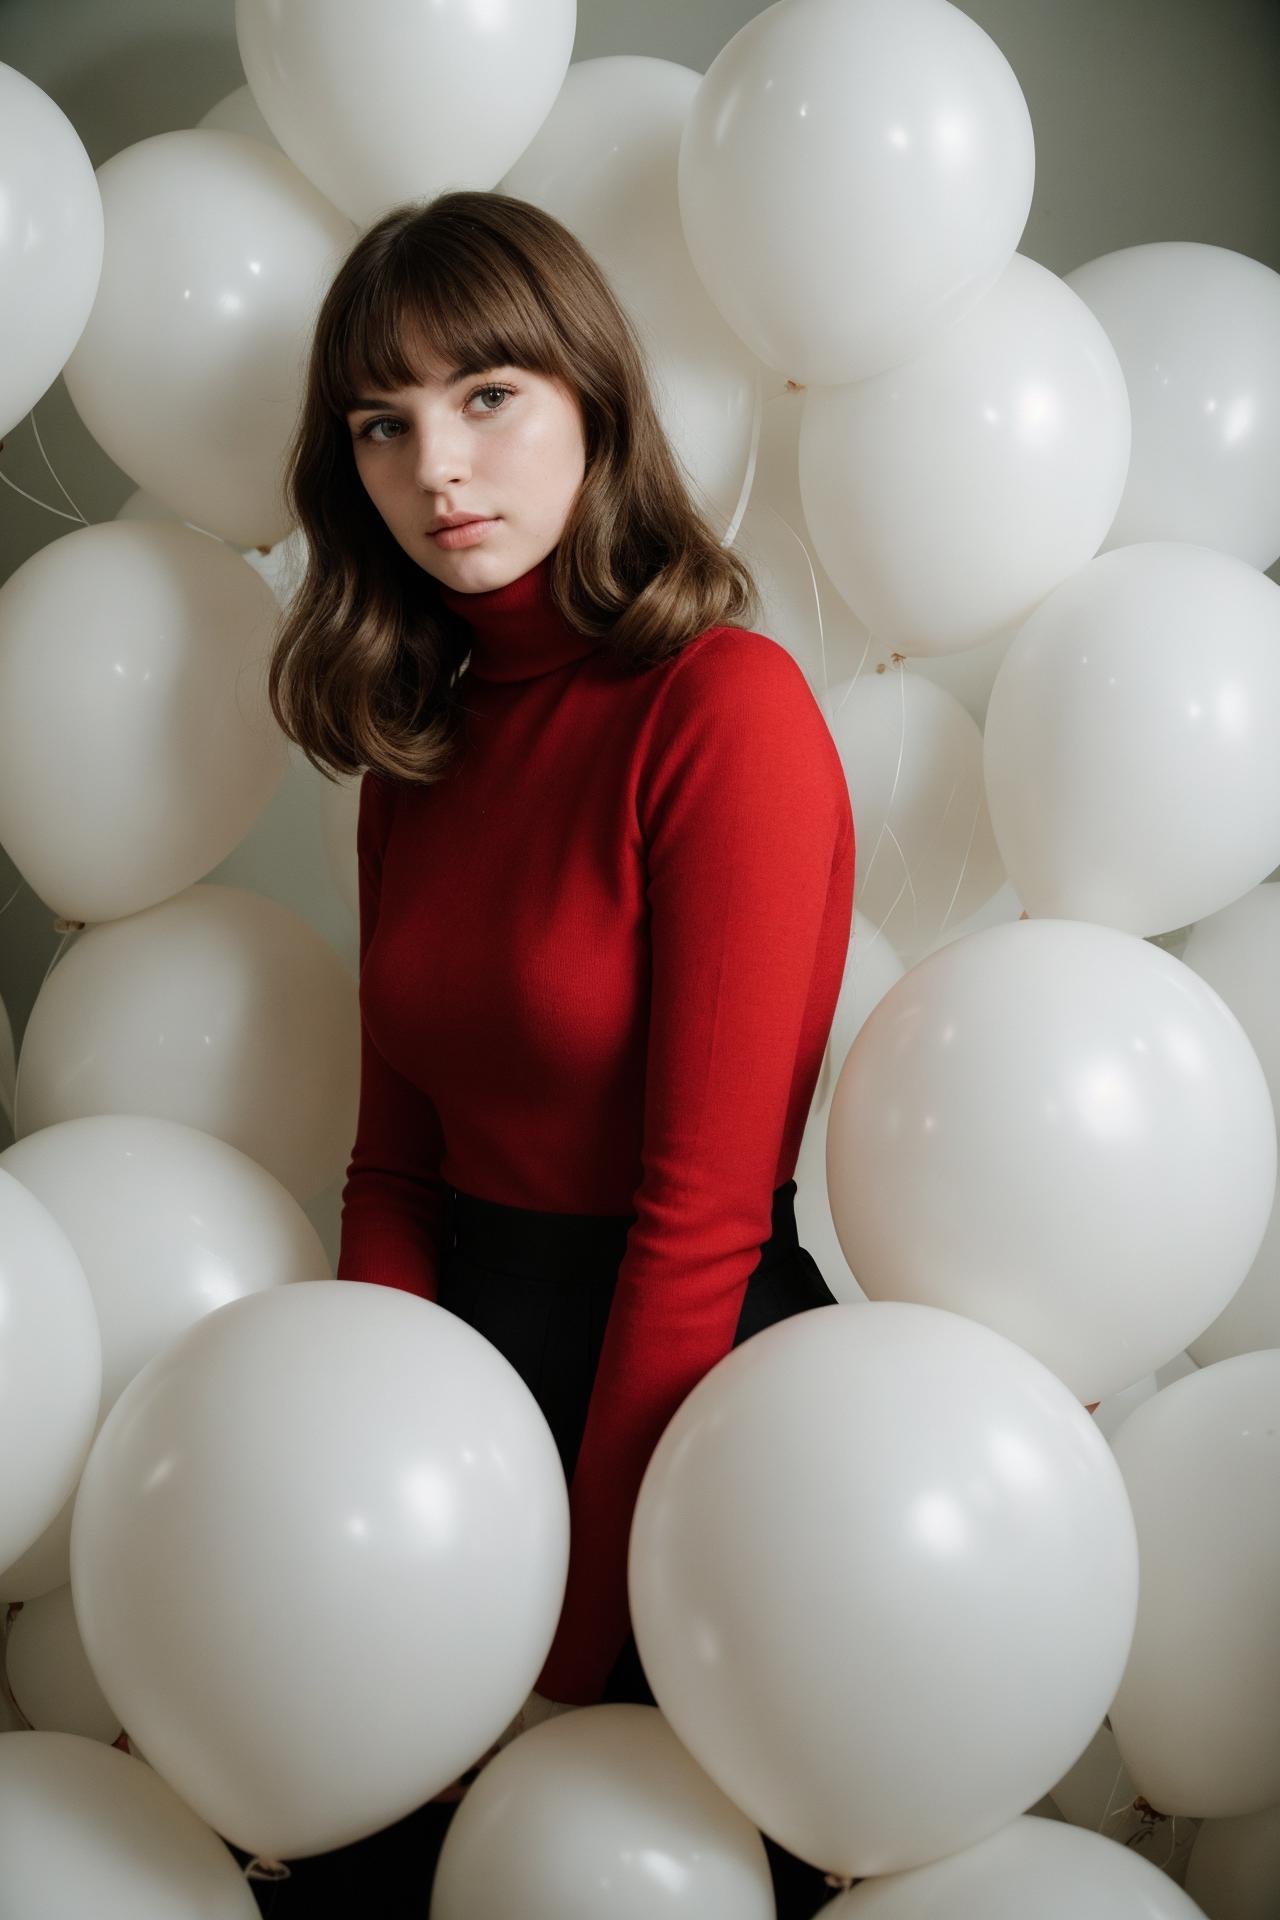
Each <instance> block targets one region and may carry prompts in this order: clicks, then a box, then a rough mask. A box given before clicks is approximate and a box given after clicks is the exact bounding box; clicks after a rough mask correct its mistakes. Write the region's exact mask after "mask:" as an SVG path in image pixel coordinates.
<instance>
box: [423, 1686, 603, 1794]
mask: <svg viewBox="0 0 1280 1920" xmlns="http://www.w3.org/2000/svg"><path fill="white" fill-rule="evenodd" d="M572 1712H573V1708H572V1706H569V1705H566V1704H565V1703H564V1702H563V1701H560V1700H546V1699H544V1698H543V1696H542V1695H541V1694H540V1693H538V1692H536V1691H535V1692H533V1693H531V1694H530V1695H529V1698H528V1699H527V1700H526V1701H525V1703H524V1705H523V1706H522V1707H521V1709H520V1711H519V1713H518V1714H517V1715H516V1717H515V1719H514V1720H512V1721H511V1722H510V1723H509V1725H508V1726H506V1727H505V1728H504V1729H503V1731H502V1732H501V1733H500V1734H499V1735H498V1737H497V1739H496V1740H495V1741H494V1743H493V1745H492V1746H491V1747H490V1748H489V1751H488V1752H487V1753H485V1754H482V1755H481V1757H480V1759H479V1760H477V1761H476V1762H475V1764H474V1766H470V1767H468V1768H467V1770H466V1772H465V1773H463V1774H460V1775H459V1777H458V1778H457V1779H456V1780H455V1781H454V1782H453V1784H452V1785H451V1786H448V1787H444V1788H443V1789H442V1790H441V1791H440V1792H439V1793H436V1794H433V1795H432V1796H431V1798H432V1804H433V1805H434V1804H436V1803H437V1802H443V1803H445V1804H448V1805H456V1804H457V1802H458V1801H459V1800H461V1799H462V1797H463V1795H464V1794H465V1793H466V1791H467V1789H468V1787H470V1786H472V1785H474V1783H475V1781H476V1780H477V1778H478V1777H479V1775H480V1774H481V1773H482V1772H483V1770H484V1768H485V1767H487V1766H488V1764H489V1762H490V1761H491V1760H492V1759H493V1757H494V1755H495V1754H496V1753H501V1751H502V1749H503V1748H504V1747H505V1746H508V1745H510V1743H511V1741H513V1740H515V1739H516V1738H517V1737H518V1736H519V1735H520V1734H522V1733H525V1732H527V1730H528V1729H529V1728H530V1727H536V1726H538V1725H539V1724H540V1722H541V1721H543V1720H554V1718H555V1716H556V1715H557V1714H558V1713H572Z"/></svg>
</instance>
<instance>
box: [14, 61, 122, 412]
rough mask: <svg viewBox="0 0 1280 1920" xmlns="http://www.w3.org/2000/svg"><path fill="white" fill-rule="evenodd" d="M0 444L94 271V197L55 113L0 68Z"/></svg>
mask: <svg viewBox="0 0 1280 1920" xmlns="http://www.w3.org/2000/svg"><path fill="white" fill-rule="evenodd" d="M0 180H3V181H4V199H5V217H4V220H3V221H0V286H3V288H4V304H3V308H0V439H3V438H4V436H5V435H6V434H7V433H9V432H10V431H11V430H12V429H13V428H14V427H16V426H17V424H18V422H19V421H20V420H22V419H24V418H25V417H26V415H27V414H28V413H30V411H31V409H32V407H34V405H35V403H36V401H37V400H38V399H39V398H40V397H41V395H42V394H43V393H46V392H47V391H48V389H49V387H50V386H52V384H53V382H54V380H56V378H57V377H58V375H59V373H61V371H62V369H63V367H64V365H65V364H66V360H67V356H68V354H69V353H70V352H71V349H72V348H73V347H74V346H75V344H76V341H77V340H78V339H79V338H80V335H81V333H82V332H83V331H84V324H85V321H86V320H87V319H88V318H89V314H90V311H91V310H92V307H93V302H94V296H95V294H96V293H97V291H98V281H99V279H100V278H101V274H102V247H103V230H102V196H101V194H100V193H99V192H98V182H97V180H96V179H95V178H94V172H93V163H92V162H91V160H90V159H89V156H88V154H87V153H86V152H85V150H84V146H83V143H82V142H81V139H80V136H79V134H78V133H77V132H76V130H75V128H74V127H73V126H72V124H71V122H70V120H68V118H67V116H66V114H65V113H64V112H63V111H62V108H61V107H60V106H58V105H57V104H56V103H55V102H54V101H52V100H51V99H50V98H49V96H48V94H47V93H44V92H42V91H41V89H40V88H39V87H37V86H36V85H35V83H34V81H31V80H28V79H27V77H26V75H25V74H23V73H19V72H18V70H17V68H16V67H7V66H5V65H3V63H0Z"/></svg>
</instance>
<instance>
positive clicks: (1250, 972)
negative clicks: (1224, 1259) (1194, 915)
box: [1182, 883, 1280, 1367]
mask: <svg viewBox="0 0 1280 1920" xmlns="http://www.w3.org/2000/svg"><path fill="white" fill-rule="evenodd" d="M1182 961H1183V964H1184V966H1188V967H1190V968H1191V971H1192V972H1193V973H1197V974H1199V976H1200V978H1201V979H1202V980H1207V981H1208V983H1209V985H1210V986H1211V987H1212V988H1213V990H1214V992H1215V993H1219V994H1221V995H1222V998H1223V999H1224V1000H1225V1001H1226V1003H1227V1005H1228V1006H1229V1007H1230V1009H1231V1011H1232V1013H1234V1014H1235V1016H1236V1019H1237V1020H1238V1021H1239V1022H1240V1024H1241V1026H1242V1027H1243V1028H1244V1030H1245V1032H1246V1033H1247V1034H1248V1036H1249V1039H1250V1040H1251V1042H1252V1043H1253V1046H1254V1048H1255V1050H1256V1052H1257V1055H1258V1058H1259V1060H1260V1061H1261V1062H1262V1067H1263V1071H1264V1072H1265V1074H1266V1076H1267V1085H1268V1086H1269V1087H1270V1089H1271V1098H1272V1101H1273V1103H1274V1105H1275V1106H1276V1109H1277V1111H1280V1021H1278V1020H1277V1019H1276V982H1277V981H1278V980H1280V886H1277V885H1276V884H1274V883H1272V884H1271V885H1269V886H1267V885H1264V886H1260V887H1254V888H1253V890H1252V892H1250V893H1245V894H1242V895H1241V897H1240V898H1239V899H1238V900H1233V901H1232V902H1231V904H1230V906H1227V907H1223V908H1222V909H1221V911H1220V912H1218V913H1211V914H1208V915H1207V916H1206V917H1205V918H1204V919H1203V920H1199V921H1197V922H1196V924H1195V926H1194V927H1192V929H1191V931H1190V933H1189V935H1188V936H1187V941H1186V944H1185V946H1184V947H1183V949H1182ZM1261 1347H1280V1200H1278V1201H1277V1204H1276V1205H1275V1206H1273V1207H1272V1209H1271V1219H1270V1220H1269V1222H1268V1223H1267V1231H1266V1234H1265V1235H1264V1237H1263V1241H1262V1245H1261V1247H1260V1248H1259V1249H1258V1257H1257V1259H1256V1260H1255V1261H1254V1263H1253V1265H1252V1267H1251V1268H1250V1269H1249V1272H1248V1273H1247V1275H1246V1276H1245V1278H1244V1280H1243V1281H1242V1283H1241V1285H1240V1287H1239V1288H1238V1289H1237V1291H1236V1292H1235V1293H1234V1294H1233V1295H1232V1297H1231V1299H1230V1301H1229V1302H1228V1303H1227V1305H1226V1307H1225V1308H1224V1309H1223V1311H1222V1312H1221V1313H1220V1314H1219V1315H1218V1317H1217V1319H1216V1320H1215V1321H1214V1322H1213V1324H1212V1325H1211V1326H1208V1327H1206V1328H1205V1330H1204V1332H1203V1333H1201V1334H1199V1335H1198V1336H1197V1338H1196V1339H1195V1340H1193V1341H1192V1342H1191V1353H1192V1357H1193V1358H1194V1359H1195V1360H1196V1361H1197V1362H1198V1363H1199V1364H1200V1366H1202V1367H1205V1366H1208V1365H1209V1364H1210V1363H1211V1362H1212V1361H1214V1360H1226V1359H1229V1358H1230V1356H1231V1355H1232V1354H1234V1353H1251V1352H1256V1351H1257V1350H1258V1349H1259V1348H1261Z"/></svg>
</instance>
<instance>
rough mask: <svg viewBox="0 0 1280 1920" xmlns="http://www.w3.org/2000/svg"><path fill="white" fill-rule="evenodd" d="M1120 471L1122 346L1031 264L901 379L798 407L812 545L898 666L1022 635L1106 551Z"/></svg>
mask: <svg viewBox="0 0 1280 1920" xmlns="http://www.w3.org/2000/svg"><path fill="white" fill-rule="evenodd" d="M1128 466H1129V400H1128V395H1127V394H1126V392H1125V385H1124V375H1123V374H1122V373H1121V371H1120V362H1119V361H1118V360H1117V358H1116V354H1115V349H1114V348H1113V347H1112V345H1111V342H1110V341H1109V340H1108V339H1107V336H1106V334H1105V333H1104V331H1103V329H1102V327H1101V326H1100V325H1099V323H1098V321H1097V320H1095V318H1094V316H1093V315H1092V314H1091V313H1090V311H1089V309H1088V307H1087V306H1086V305H1085V303H1084V301H1083V300H1081V299H1080V298H1079V297H1078V296H1077V295H1076V294H1074V293H1072V291H1071V289H1070V288H1069V287H1067V286H1065V285H1064V283H1063V282H1062V281H1061V280H1060V279H1059V278H1058V276H1057V275H1056V274H1053V273H1050V272H1049V271H1048V269H1047V268H1045V267H1042V266H1038V265H1037V263H1036V262H1035V261H1034V260H1027V259H1024V258H1023V257H1022V255H1021V254H1016V253H1015V254H1014V256H1013V259H1012V260H1011V261H1010V262H1009V264H1008V266H1007V267H1006V268H1005V270H1004V272H1003V273H1002V274H1001V276H1000V278H999V280H997V282H996V284H995V286H994V287H992V288H991V290H990V292H988V293H986V294H984V295H983V297H982V299H981V300H980V301H979V302H978V303H977V305H976V306H974V307H973V308H971V309H970V311H969V312H968V313H966V314H965V315H964V317H963V318H962V319H960V320H958V321H956V322H955V324H954V325H953V326H950V327H948V328H947V329H946V331H945V332H944V333H943V334H941V335H940V336H939V337H938V338H937V339H936V340H934V341H932V342H930V343H929V344H928V345H927V346H926V347H925V348H924V349H923V350H922V351H921V352H920V353H919V354H917V355H916V356H915V358H913V359H912V360H911V361H910V362H909V363H908V364H907V365H906V366H901V367H894V368H893V369H892V370H891V371H889V372H887V373H881V374H878V375H877V376H876V377H875V378H873V379H870V380H858V381H855V382H854V383H853V384H852V385H849V386H840V387H810V389H809V391H808V393H807V394H806V396H805V407H804V420H803V423H802V425H801V429H800V486H801V491H802V492H803V495H804V509H805V518H806V520H807V521H808V524H809V526H810V528H811V530H812V532H813V538H814V544H815V545H816V547H817V549H818V552H819V554H820V555H821V557H822V563H823V565H824V566H825V567H826V569H827V572H828V573H829V574H830V576H831V578H832V579H833V580H834V582H835V584H836V586H837V587H838V588H839V590H840V592H841V593H842V594H843V595H844V597H845V599H846V600H847V601H848V602H849V605H850V606H851V607H852V608H853V610H854V612H855V613H856V614H857V616H858V618H859V619H860V620H863V621H865V622H866V624H867V626H869V627H870V628H871V631H872V632H873V633H874V634H875V636H876V639H877V640H878V641H879V642H880V643H881V644H882V645H886V646H892V647H895V648H896V649H897V650H898V651H899V652H901V653H907V654H921V653H923V654H939V653H941V654H946V653H954V652H958V651H960V650H961V649H963V648H965V647H973V646H977V645H979V644H981V643H983V642H986V641H989V640H990V639H991V638H992V637H993V636H994V635H995V634H997V633H999V632H1000V631H1002V630H1003V629H1004V628H1006V627H1007V626H1008V625H1009V623H1010V622H1011V621H1021V620H1024V619H1025V618H1026V616H1027V615H1028V614H1029V613H1030V612H1031V610H1032V608H1033V607H1034V606H1036V605H1037V604H1038V602H1039V601H1041V600H1043V598H1044V596H1045V594H1046V593H1048V592H1049V591H1050V590H1051V589H1052V588H1053V587H1056V586H1057V585H1058V583H1059V582H1060V581H1061V580H1064V579H1065V578H1066V576H1067V575H1068V574H1069V573H1073V572H1074V571H1075V569H1076V568H1077V567H1079V566H1082V565H1083V564H1084V562H1085V561H1086V560H1088V559H1090V558H1091V557H1092V556H1093V554H1095V553H1096V552H1097V550H1098V547H1099V544H1100V543H1101V541H1102V538H1103V535H1104V534H1105V533H1106V531H1107V528H1108V527H1109V526H1110V525H1111V522H1112V520H1113V518H1114V517H1115V510H1116V507H1117V505H1118V504H1119V500H1120V495H1121V493H1122V492H1123V490H1124V479H1125V474H1126V472H1127V470H1128Z"/></svg>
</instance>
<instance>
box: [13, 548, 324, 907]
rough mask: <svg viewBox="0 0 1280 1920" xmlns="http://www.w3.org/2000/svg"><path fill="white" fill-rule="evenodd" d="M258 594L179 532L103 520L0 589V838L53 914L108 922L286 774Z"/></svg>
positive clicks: (242, 817)
mask: <svg viewBox="0 0 1280 1920" xmlns="http://www.w3.org/2000/svg"><path fill="white" fill-rule="evenodd" d="M276 615H277V606H276V602H275V599H274V597H273V595H272V594H271V593H270V592H269V591H268V590H267V588H266V587H264V586H263V584H262V582H261V581H260V580H257V579H255V577H254V575H253V573H252V571H251V569H250V568H248V567H246V566H245V564H244V562H243V560H242V559H241V558H240V556H239V555H238V554H237V553H234V552H233V551H232V550H231V548H230V547H227V546H224V545H223V544H222V542H221V541H218V540H211V539H210V538H209V537H208V536H207V535H206V534H202V533H195V532H193V531H192V530H191V528H189V527H178V526H167V525H162V524H160V523H159V522H158V521H146V520H108V521H104V522H102V523H101V524H100V525H98V526H91V527H82V528H80V529H79V530H78V531H77V532H75V533H68V534H64V535H63V536H62V537H61V539H58V540H51V541H50V542H49V544H48V545H47V546H44V547H41V548H40V549H39V550H38V551H37V552H36V553H33V554H32V555H31V557H30V559H29V560H26V561H24V562H23V564H22V565H21V566H20V567H19V568H18V570H17V572H16V573H13V574H11V575H10V576H9V578H8V579H7V580H6V581H5V583H4V585H3V586H0V843H3V845H4V847H5V849H6V850H7V852H8V853H9V855H10V857H11V859H12V860H13V863H14V865H15V866H16V867H17V868H18V869H19V871H20V872H21V873H22V875H23V877H24V878H25V879H26V880H27V881H29V883H30V885H31V886H32V887H33V888H34V890H35V892H36V893H37V894H39V896H40V898H41V899H42V900H43V901H44V902H45V903H46V905H48V906H49V907H51V908H52V909H53V911H54V912H55V913H58V914H62V915H64V916H65V917H66V918H67V919H71V920H83V921H104V920H116V919H119V918H121V917H122V916H124V915H125V914H132V913H137V912H139V911H140V910H141V909H142V908H144V907H150V906H153V905H154V904H155V903H156V901H158V900H166V899H168V898H169V897H170V896H171V895H172V894H175V893H177V892H178V890H179V889H180V888H182V887H186V886H190V885H191V884H192V882H193V881H196V880H199V879H200V877H201V876H202V875H203V874H205V873H207V872H208V871H209V868H210V867H211V866H213V865H214V864H215V863H216V862H217V861H219V860H221V859H222V857H223V855H224V854H226V853H229V852H230V850H231V849H232V847H234V846H235V845H236V843H237V841H239V840H241V839H242V838H243V836H244V835H245V833H246V832H247V831H248V829H249V827H250V826H251V825H252V824H253V821H254V820H255V819H256V818H257V816H258V815H259V814H260V813H261V812H262V810H263V808H264V807H265V806H266V804H267V802H268V800H269V799H270V797H271V795H272V793H273V791H274V790H275V788H276V787H277V785H278V784H279V782H280V779H281V777H282V775H283V773H284V770H285V764H286V756H285V741H284V736H283V734H282V733H281V732H280V729H279V728H278V727H277V725H276V723H275V720H274V718H273V717H272V714H271V711H270V707H269V705H268V702H267V697H266V687H265V677H266V664H267V658H268V655H269V652H270V647H271V641H272V635H273V632H274V628H275V621H276Z"/></svg>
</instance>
